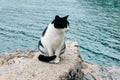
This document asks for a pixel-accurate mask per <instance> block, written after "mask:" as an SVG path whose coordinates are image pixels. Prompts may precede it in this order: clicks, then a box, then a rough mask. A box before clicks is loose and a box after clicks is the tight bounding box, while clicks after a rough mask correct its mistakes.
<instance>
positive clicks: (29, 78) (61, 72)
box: [0, 42, 83, 80]
mask: <svg viewBox="0 0 120 80" xmlns="http://www.w3.org/2000/svg"><path fill="white" fill-rule="evenodd" d="M66 44H67V50H66V52H65V53H64V54H63V55H62V57H61V58H62V59H61V61H60V63H59V64H49V63H44V62H41V61H39V60H38V56H39V52H36V53H34V54H35V56H34V57H33V59H31V60H30V61H28V62H27V63H26V64H24V65H22V66H20V67H17V68H16V69H15V70H11V71H8V72H6V73H5V74H1V76H0V80H80V78H82V76H83V74H82V73H81V59H80V57H79V50H78V48H77V46H78V45H77V43H72V42H66ZM14 59H15V58H14Z"/></svg>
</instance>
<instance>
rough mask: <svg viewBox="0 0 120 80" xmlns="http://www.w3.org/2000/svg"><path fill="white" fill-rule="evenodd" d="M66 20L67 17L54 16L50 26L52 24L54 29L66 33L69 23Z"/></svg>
mask: <svg viewBox="0 0 120 80" xmlns="http://www.w3.org/2000/svg"><path fill="white" fill-rule="evenodd" d="M67 18H68V15H67V16H65V17H59V16H58V15H56V16H55V19H54V20H53V22H52V24H54V27H55V28H56V29H61V30H63V31H64V32H67V31H68V30H69V22H68V20H67Z"/></svg>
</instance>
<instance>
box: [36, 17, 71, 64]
mask: <svg viewBox="0 0 120 80" xmlns="http://www.w3.org/2000/svg"><path fill="white" fill-rule="evenodd" d="M67 18H68V15H67V16H65V17H59V16H58V15H56V16H55V19H54V20H53V21H52V22H51V23H50V24H49V25H48V27H46V28H45V29H44V31H43V33H42V37H41V39H40V41H39V44H38V49H39V51H40V52H41V53H42V54H40V55H39V57H38V59H39V60H40V61H43V62H50V63H59V61H60V55H61V54H63V53H64V52H65V50H66V45H65V40H64V38H65V32H67V31H68V30H69V22H68V20H67Z"/></svg>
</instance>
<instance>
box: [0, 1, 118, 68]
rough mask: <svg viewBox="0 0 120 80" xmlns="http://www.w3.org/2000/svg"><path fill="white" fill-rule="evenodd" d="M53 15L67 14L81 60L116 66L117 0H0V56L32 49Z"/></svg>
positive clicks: (69, 34)
mask: <svg viewBox="0 0 120 80" xmlns="http://www.w3.org/2000/svg"><path fill="white" fill-rule="evenodd" d="M55 15H60V16H66V15H69V18H68V20H69V22H70V31H69V32H68V33H67V35H66V40H71V41H76V42H78V43H79V49H80V54H81V56H82V58H83V59H84V60H85V61H89V62H92V63H96V64H99V65H101V66H120V0H0V53H3V52H7V51H12V50H15V49H36V48H37V45H38V41H39V39H40V36H41V34H42V31H43V30H44V29H45V27H46V26H47V25H48V24H49V23H50V22H51V21H52V20H53V19H54V17H55Z"/></svg>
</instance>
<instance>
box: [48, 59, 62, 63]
mask: <svg viewBox="0 0 120 80" xmlns="http://www.w3.org/2000/svg"><path fill="white" fill-rule="evenodd" d="M59 62H60V58H56V59H55V60H53V61H50V63H52V64H58V63H59Z"/></svg>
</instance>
